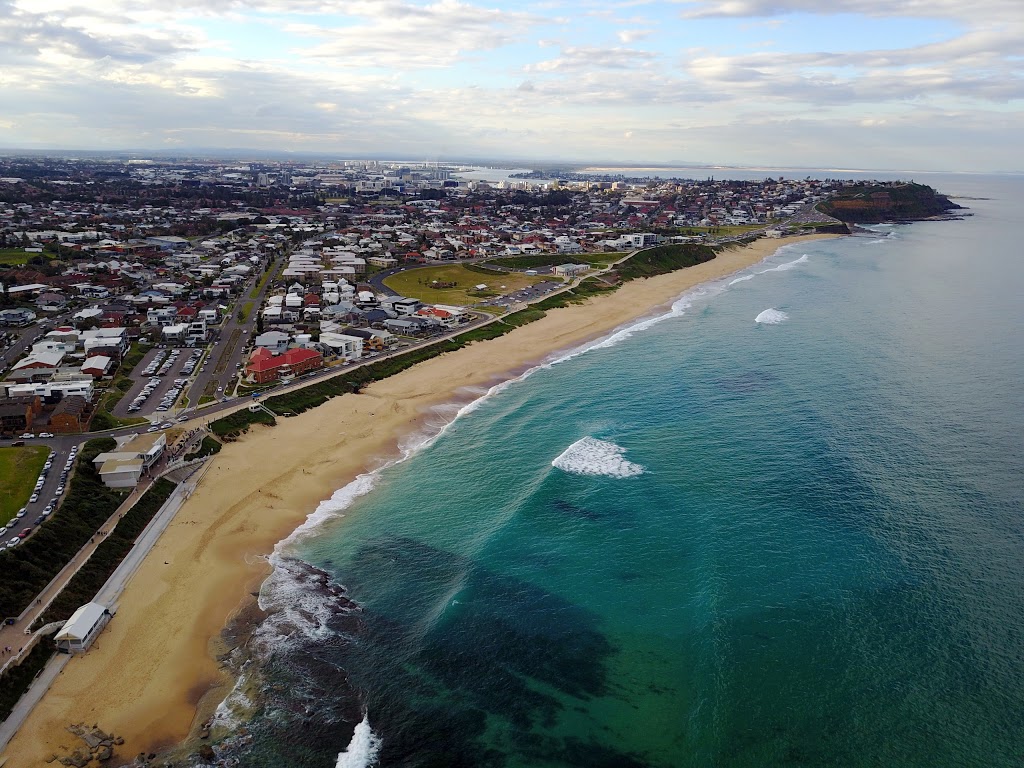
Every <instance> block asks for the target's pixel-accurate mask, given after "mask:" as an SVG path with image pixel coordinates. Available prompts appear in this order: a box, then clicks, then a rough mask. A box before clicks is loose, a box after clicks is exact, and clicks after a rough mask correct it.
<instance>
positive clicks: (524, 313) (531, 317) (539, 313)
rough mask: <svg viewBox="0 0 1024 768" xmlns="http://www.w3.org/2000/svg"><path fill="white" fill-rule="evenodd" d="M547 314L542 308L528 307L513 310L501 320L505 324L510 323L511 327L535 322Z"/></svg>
mask: <svg viewBox="0 0 1024 768" xmlns="http://www.w3.org/2000/svg"><path fill="white" fill-rule="evenodd" d="M547 314H548V313H547V312H545V311H544V310H543V309H534V308H533V307H530V308H529V309H523V310H520V311H519V312H513V313H512V314H511V315H508V316H507V317H503V318H502V322H503V323H505V324H506V325H511V326H512V327H513V328H518V327H519V326H521V325H526V324H527V323H533V322H536V321H537V320H540V319H541V318H542V317H547Z"/></svg>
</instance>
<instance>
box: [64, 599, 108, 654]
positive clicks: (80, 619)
mask: <svg viewBox="0 0 1024 768" xmlns="http://www.w3.org/2000/svg"><path fill="white" fill-rule="evenodd" d="M113 615H114V614H113V613H111V611H110V609H109V608H107V607H106V606H105V605H101V604H100V603H86V604H85V605H83V606H82V607H80V608H79V609H78V610H77V611H75V612H74V613H73V614H71V618H70V619H68V620H67V621H65V622H64V626H63V627H61V628H60V631H58V632H57V634H56V635H55V636H54V638H53V639H54V641H55V642H56V643H57V650H58V651H60V652H61V653H82V652H84V651H85V650H87V649H88V648H89V646H90V645H91V644H92V641H93V640H95V639H96V637H97V635H99V633H100V632H102V631H103V628H104V627H105V626H107V622H108V621H110V618H111V617H112V616H113Z"/></svg>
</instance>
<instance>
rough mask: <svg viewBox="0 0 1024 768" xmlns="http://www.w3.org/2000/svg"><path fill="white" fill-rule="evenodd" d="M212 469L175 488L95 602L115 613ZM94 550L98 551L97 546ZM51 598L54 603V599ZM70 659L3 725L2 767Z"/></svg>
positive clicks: (59, 660) (44, 674) (51, 666)
mask: <svg viewBox="0 0 1024 768" xmlns="http://www.w3.org/2000/svg"><path fill="white" fill-rule="evenodd" d="M209 466H210V464H209V462H206V463H205V464H204V465H202V466H201V467H200V466H198V465H197V466H196V471H195V472H194V473H193V474H192V475H191V477H190V478H189V479H188V480H187V481H186V482H182V483H181V484H180V485H179V486H178V487H177V488H175V489H174V492H173V493H172V494H171V495H170V496H169V497H168V498H167V501H165V502H164V504H163V506H162V507H160V509H159V510H158V511H157V513H156V514H155V515H154V516H153V519H152V520H150V521H149V524H148V525H147V526H146V527H145V529H143V531H142V533H141V534H139V537H138V539H136V540H135V545H134V546H133V547H132V549H131V551H130V552H129V553H128V555H127V556H126V557H125V559H124V560H122V561H121V564H120V565H118V567H117V568H116V569H115V570H114V572H113V573H112V574H111V575H110V578H109V579H107V581H106V583H104V585H103V586H102V587H101V588H100V591H99V592H97V593H96V597H94V598H93V601H94V602H98V603H102V604H104V605H107V606H110V607H111V612H112V613H115V614H116V612H117V608H116V602H117V599H118V598H119V597H120V596H121V593H122V592H123V591H124V588H125V586H127V584H128V582H129V581H130V580H131V577H132V576H133V575H134V574H135V571H136V570H137V569H138V567H139V565H140V564H141V563H142V561H143V560H144V559H145V558H146V555H148V554H149V552H150V550H151V549H152V548H153V545H154V544H156V542H157V540H158V539H159V538H160V535H161V534H162V533H163V532H164V531H165V530H166V529H167V526H168V525H170V523H171V521H172V520H173V519H174V516H175V515H176V514H177V513H178V510H179V509H181V505H182V504H184V503H185V501H187V500H188V498H189V496H191V495H192V492H193V491H194V490H195V487H196V485H198V483H199V481H200V479H202V476H203V474H204V473H205V472H206V468H207V467H209ZM140 496H141V494H140ZM137 500H138V499H135V500H133V501H132V503H133V504H134V503H135V501H137ZM127 501H128V500H127V499H126V500H125V503H127ZM122 506H123V505H122ZM118 509H119V510H120V509H121V508H120V507H119V508H118ZM117 515H118V513H115V515H114V516H113V518H112V519H113V520H114V521H115V522H116V520H117ZM109 525H110V521H108V526H109ZM106 529H107V528H106V527H105V528H104V530H106ZM92 549H93V550H95V547H93V548H92ZM80 554H81V553H80ZM83 562H84V561H83ZM79 567H81V565H79ZM76 570H77V569H76ZM62 573H63V572H62ZM69 578H70V577H69ZM64 583H67V581H66V580H65V581H64ZM51 586H52V583H51ZM48 588H49V587H48ZM58 591H59V590H58ZM55 596H56V594H54V597H55ZM50 599H51V600H52V597H51V598H50ZM47 605H48V603H47ZM44 610H45V608H44V607H39V608H38V610H37V609H36V607H35V606H33V610H31V611H29V612H26V613H31V614H32V615H33V616H36V617H38V616H39V615H41V613H42V612H43V611H44ZM22 632H23V633H24V630H22ZM41 636H42V633H41V632H37V633H36V634H35V635H33V639H34V640H35V641H36V642H38V641H39V639H40V638H41ZM21 639H22V641H23V642H24V640H25V639H26V638H25V635H24V634H22V635H21ZM28 650H29V649H28V648H26V649H25V651H24V652H25V653H28ZM71 659H72V656H71V655H68V654H65V653H58V654H57V655H56V656H54V657H53V658H52V659H50V661H48V662H47V664H46V666H45V667H43V670H42V671H41V672H40V673H39V676H38V677H36V679H35V680H34V681H33V682H32V685H31V686H30V687H29V689H28V690H27V691H26V692H25V695H24V696H22V697H21V699H20V700H19V701H18V703H17V704H16V705H15V707H14V709H13V710H12V712H11V714H10V716H9V717H8V718H7V719H6V720H5V721H4V722H3V723H0V765H2V758H3V750H4V749H6V748H7V744H8V743H9V742H10V740H11V739H12V738H14V734H15V733H17V732H18V729H19V728H20V727H21V725H22V724H23V723H24V722H25V719H26V718H27V717H28V716H29V714H30V713H31V712H32V710H33V709H34V708H35V706H36V704H38V703H39V701H40V700H41V699H42V698H43V695H44V694H45V693H46V691H47V690H49V688H50V686H51V685H52V684H53V681H54V680H55V679H56V678H57V675H59V674H60V672H61V671H62V670H63V669H64V667H65V666H66V665H67V664H68V662H70V661H71Z"/></svg>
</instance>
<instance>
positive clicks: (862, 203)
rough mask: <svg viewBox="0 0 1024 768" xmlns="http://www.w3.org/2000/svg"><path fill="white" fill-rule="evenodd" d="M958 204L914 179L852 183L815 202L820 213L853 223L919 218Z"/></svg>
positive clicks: (942, 212)
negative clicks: (911, 180)
mask: <svg viewBox="0 0 1024 768" xmlns="http://www.w3.org/2000/svg"><path fill="white" fill-rule="evenodd" d="M959 208H960V206H959V205H957V204H956V203H953V202H951V201H950V199H949V198H948V197H946V196H945V195H940V194H939V193H938V192H936V191H935V190H934V189H932V188H931V187H929V186H926V185H924V184H914V183H909V184H894V185H890V184H882V183H877V182H876V183H870V182H868V183H864V184H855V185H853V186H851V187H846V188H845V189H843V190H842V191H841V192H839V193H838V194H835V195H833V196H832V197H831V198H829V199H828V200H826V201H825V202H823V203H819V204H818V210H820V211H821V212H822V213H826V214H828V215H829V216H834V217H835V218H837V219H839V220H840V221H845V222H851V223H856V224H878V223H880V222H883V221H919V220H921V219H928V218H931V217H933V216H941V215H942V214H945V213H948V212H949V211H951V210H956V209H959Z"/></svg>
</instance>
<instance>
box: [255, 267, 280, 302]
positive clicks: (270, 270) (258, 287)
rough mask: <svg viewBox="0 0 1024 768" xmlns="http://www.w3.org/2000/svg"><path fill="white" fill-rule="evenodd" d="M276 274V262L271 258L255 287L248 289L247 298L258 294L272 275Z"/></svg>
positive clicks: (256, 296)
mask: <svg viewBox="0 0 1024 768" xmlns="http://www.w3.org/2000/svg"><path fill="white" fill-rule="evenodd" d="M276 274H277V262H275V261H273V260H271V262H270V264H269V266H268V268H267V271H266V272H264V273H263V277H261V278H260V280H259V282H258V283H256V285H255V287H254V288H253V289H252V290H251V291H249V298H250V299H255V298H258V297H259V295H260V291H262V290H263V289H264V287H266V285H267V283H268V282H270V281H271V280H272V279H273V277H274V276H275V275H276Z"/></svg>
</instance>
